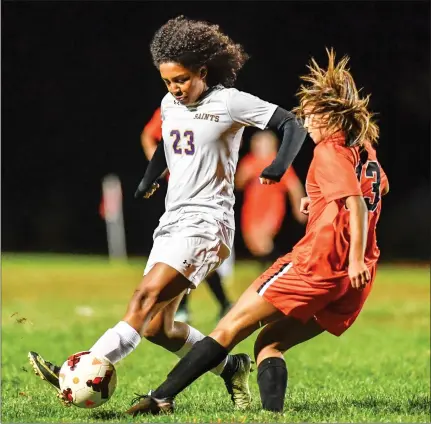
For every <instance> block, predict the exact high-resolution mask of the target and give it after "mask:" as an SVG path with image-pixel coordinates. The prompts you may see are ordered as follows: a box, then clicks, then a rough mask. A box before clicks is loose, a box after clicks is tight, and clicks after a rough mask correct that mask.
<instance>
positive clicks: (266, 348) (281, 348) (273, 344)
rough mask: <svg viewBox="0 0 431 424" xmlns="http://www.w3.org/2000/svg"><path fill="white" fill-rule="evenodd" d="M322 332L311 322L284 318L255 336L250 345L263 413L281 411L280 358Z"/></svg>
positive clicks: (282, 369) (284, 370)
mask: <svg viewBox="0 0 431 424" xmlns="http://www.w3.org/2000/svg"><path fill="white" fill-rule="evenodd" d="M324 331H325V330H324V329H323V328H322V327H321V326H320V325H319V324H318V323H317V322H316V320H315V319H310V320H308V321H307V322H306V323H303V322H301V321H299V320H297V319H295V318H292V317H288V316H287V317H284V318H282V319H280V320H278V321H276V322H273V323H270V324H268V325H267V326H265V328H263V330H262V331H261V332H260V333H259V335H258V337H257V339H256V342H255V345H254V355H255V358H256V362H257V369H258V373H257V383H258V385H259V392H260V399H261V401H262V407H263V409H265V410H268V411H275V412H281V411H282V410H283V405H284V398H285V394H286V389H287V380H288V372H287V367H286V362H285V361H284V358H283V354H284V353H285V352H286V351H288V350H289V349H291V348H292V347H294V346H296V345H298V344H300V343H303V342H305V341H307V340H310V339H312V338H314V337H316V336H318V335H319V334H321V333H322V332H324Z"/></svg>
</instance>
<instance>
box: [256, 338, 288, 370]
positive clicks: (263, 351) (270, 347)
mask: <svg viewBox="0 0 431 424" xmlns="http://www.w3.org/2000/svg"><path fill="white" fill-rule="evenodd" d="M284 353H285V350H284V348H283V346H281V345H280V344H279V343H278V342H275V343H271V344H267V345H263V344H261V343H259V339H258V340H256V343H255V344H254V358H255V360H256V363H257V365H259V364H260V363H261V362H262V361H263V360H265V359H266V358H283V354H284Z"/></svg>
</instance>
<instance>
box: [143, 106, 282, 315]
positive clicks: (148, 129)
mask: <svg viewBox="0 0 431 424" xmlns="http://www.w3.org/2000/svg"><path fill="white" fill-rule="evenodd" d="M161 140H162V116H161V112H160V108H157V109H156V110H155V112H154V113H153V116H152V117H151V119H150V121H149V122H148V123H147V124H146V125H145V127H144V129H143V130H142V133H141V144H142V148H143V149H144V153H145V156H146V157H147V159H148V160H151V158H152V157H153V154H154V152H155V150H156V148H157V145H158V144H159V143H160V141H161ZM276 153H277V152H276ZM268 165H269V163H268ZM264 168H265V167H263V168H262V169H260V172H262V170H263V169H264ZM259 175H260V174H259ZM165 176H166V178H167V179H169V174H168V173H166V174H165ZM234 256H235V255H234V253H233V252H232V253H231V255H230V257H229V258H228V259H227V260H225V261H224V262H223V264H222V265H221V266H220V267H219V268H217V269H216V271H215V272H213V273H212V274H210V275H208V276H207V278H206V281H207V283H208V286H209V288H210V290H211V292H212V293H213V295H214V297H215V299H216V300H217V302H218V304H219V308H220V309H219V319H221V318H222V317H223V316H224V315H225V314H226V312H227V311H228V310H229V309H230V308H231V306H232V303H231V301H230V300H229V298H228V296H227V294H226V292H225V290H224V287H223V283H222V279H223V277H224V276H227V275H229V274H230V273H232V269H233V265H234ZM188 299H189V297H188V295H184V296H183V298H182V299H181V302H180V304H179V305H178V309H177V312H176V313H175V320H176V321H182V322H190V313H189V308H188Z"/></svg>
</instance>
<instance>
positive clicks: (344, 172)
mask: <svg viewBox="0 0 431 424" xmlns="http://www.w3.org/2000/svg"><path fill="white" fill-rule="evenodd" d="M328 56H329V65H328V68H327V69H326V70H325V69H322V68H320V67H319V66H318V64H317V63H316V62H315V61H314V59H312V62H311V64H310V66H309V69H310V74H309V75H306V76H304V77H302V79H303V81H305V83H306V84H305V85H303V86H301V89H300V91H299V93H298V97H299V101H300V105H299V107H298V108H297V112H298V114H299V115H300V116H301V117H303V118H304V120H305V123H304V126H305V127H306V128H307V130H308V132H309V134H310V137H311V138H312V139H313V141H314V142H315V143H316V147H315V149H314V157H313V160H312V162H311V165H310V168H309V171H308V175H307V182H306V189H307V193H308V197H306V198H304V200H303V202H302V206H301V210H302V211H303V212H304V213H305V214H307V215H308V216H309V221H308V225H307V230H306V234H305V236H304V237H303V238H302V239H301V240H300V241H299V242H298V243H297V245H295V247H294V248H293V251H292V252H291V253H289V254H287V255H286V256H284V257H282V258H280V259H279V260H278V261H277V262H275V263H274V265H273V266H272V267H271V268H270V269H269V270H268V271H267V272H265V273H264V274H263V275H262V276H261V277H259V278H258V279H257V280H256V281H255V282H254V283H253V284H252V285H251V286H250V287H249V288H248V289H247V290H246V291H245V292H244V294H243V295H242V296H241V298H240V299H239V301H238V302H237V303H236V304H235V306H234V307H233V308H232V309H231V311H230V312H229V313H228V314H227V315H226V316H225V317H224V318H223V319H222V320H221V321H220V323H219V324H218V326H217V327H216V329H215V330H214V331H213V332H212V333H211V334H210V335H209V336H208V337H206V338H205V339H203V340H202V341H201V342H199V343H196V344H195V346H194V347H193V349H191V351H190V352H189V353H188V355H187V356H186V357H184V358H183V359H182V360H181V361H180V362H179V363H178V364H177V366H176V367H175V368H174V369H173V370H172V371H171V373H170V374H168V377H167V379H166V380H165V382H164V383H163V384H162V385H161V386H159V387H158V388H157V389H156V390H155V391H153V392H152V394H151V396H142V399H141V400H140V402H139V403H137V404H136V405H135V406H134V407H132V408H131V409H130V411H129V413H131V414H137V413H144V412H145V413H148V412H156V411H160V410H162V411H169V410H172V408H173V406H174V400H173V399H174V397H175V396H176V395H177V394H178V393H179V392H180V391H182V390H183V389H184V388H185V387H187V386H188V385H189V384H191V383H192V382H193V381H194V380H195V379H196V378H198V377H199V376H201V375H202V374H203V373H205V372H206V371H207V370H209V369H210V368H211V367H212V366H214V364H217V363H219V362H220V360H222V359H223V358H225V357H226V355H227V354H228V352H229V351H230V350H231V349H232V348H233V347H234V346H236V345H237V344H238V343H239V342H240V341H241V340H243V339H244V338H246V337H248V336H249V335H250V334H252V333H253V332H254V331H255V330H256V329H258V328H260V327H262V326H265V328H264V329H263V330H262V331H261V332H260V334H259V336H258V338H257V340H256V343H255V356H256V359H257V363H258V384H259V389H260V395H261V400H262V405H263V408H264V409H267V410H272V411H282V409H283V403H284V396H285V391H286V387H287V368H286V364H285V362H284V359H283V354H284V353H285V352H286V351H287V350H288V349H290V348H291V347H293V346H295V345H297V344H299V343H302V342H305V341H307V340H309V339H311V338H313V337H316V336H317V335H319V334H321V333H322V332H324V331H328V332H329V333H331V334H334V335H336V336H340V335H341V334H342V333H343V332H344V331H346V330H347V329H348V328H349V327H350V326H351V325H352V324H353V322H354V321H355V320H356V318H357V316H358V315H359V313H360V311H361V309H362V307H363V305H364V302H365V301H366V299H367V297H368V295H369V293H370V291H371V288H372V285H373V282H374V279H375V275H376V265H377V260H378V258H379V253H380V252H379V249H378V247H377V242H376V225H377V222H378V219H379V216H380V210H381V196H382V195H384V194H386V193H387V192H388V190H389V185H388V181H387V178H386V175H385V173H384V172H383V169H382V168H381V166H380V164H379V162H378V161H377V157H376V153H375V150H374V149H373V148H372V144H373V143H374V142H376V141H377V138H378V127H377V125H376V124H375V123H374V122H373V119H372V114H371V113H370V112H369V111H368V109H367V106H368V101H369V96H368V97H366V98H360V97H359V94H358V90H357V88H356V86H355V83H354V80H353V78H352V76H351V74H350V72H349V70H348V69H347V63H348V58H347V57H344V58H343V59H342V60H341V61H340V62H339V63H338V64H336V63H335V54H334V52H333V51H332V50H331V52H328Z"/></svg>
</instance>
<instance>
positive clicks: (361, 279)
mask: <svg viewBox="0 0 431 424" xmlns="http://www.w3.org/2000/svg"><path fill="white" fill-rule="evenodd" d="M349 278H350V284H351V285H352V287H353V288H354V289H358V290H362V289H363V288H364V287H365V286H366V285H367V284H368V283H369V282H370V280H371V274H370V271H369V270H368V268H367V266H366V265H365V262H364V261H352V262H350V263H349Z"/></svg>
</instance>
